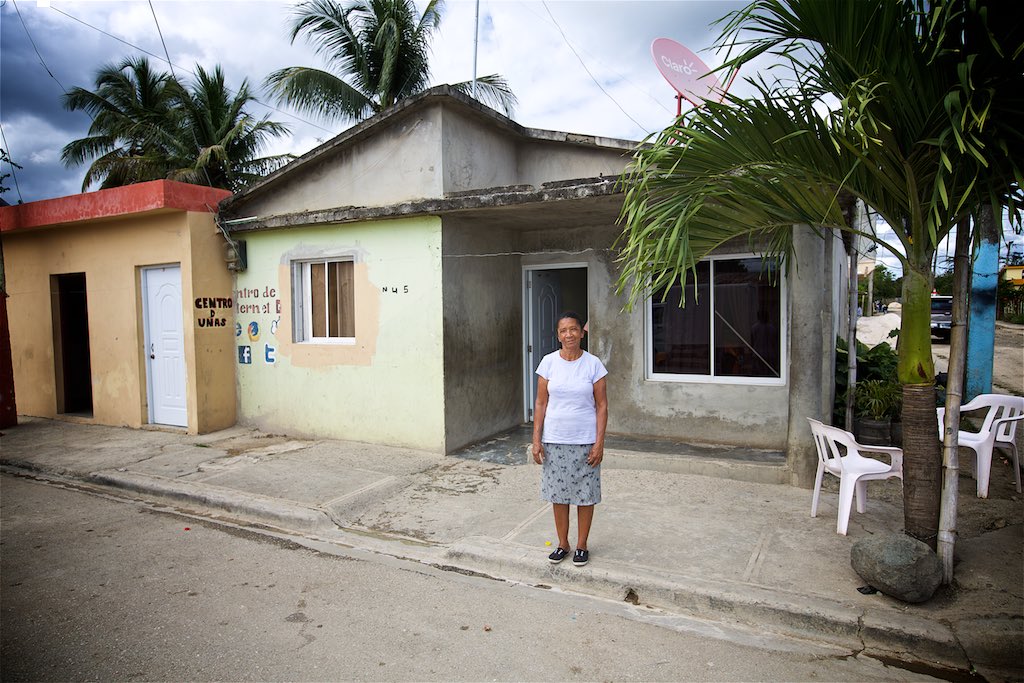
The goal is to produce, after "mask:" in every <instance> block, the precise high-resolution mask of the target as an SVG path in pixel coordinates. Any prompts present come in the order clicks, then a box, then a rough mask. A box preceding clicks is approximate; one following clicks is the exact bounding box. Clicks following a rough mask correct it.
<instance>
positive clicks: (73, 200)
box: [0, 180, 231, 232]
mask: <svg viewBox="0 0 1024 683" xmlns="http://www.w3.org/2000/svg"><path fill="white" fill-rule="evenodd" d="M230 196H231V192H230V191H228V190H219V189H217V188H213V187H204V186H201V185H189V184H187V183H179V182H177V181H174V180H153V181H151V182H148V183H137V184H135V185H125V186H124V187H115V188H111V189H109V190H100V191H98V192H87V193H84V194H76V195H70V196H67V197H58V198H56V199H43V200H41V201H38V202H29V203H28V204H17V205H14V206H4V207H0V232H13V231H15V230H18V231H20V230H31V229H33V228H45V227H53V226H56V225H62V224H66V223H78V222H80V221H89V220H96V219H99V218H113V217H116V216H127V215H131V214H137V213H146V212H149V211H158V210H161V209H163V210H168V209H169V210H177V211H204V212H207V213H216V211H217V203H218V202H219V201H221V200H222V199H224V198H225V197H230Z"/></svg>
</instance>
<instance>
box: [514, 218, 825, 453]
mask: <svg viewBox="0 0 1024 683" xmlns="http://www.w3.org/2000/svg"><path fill="white" fill-rule="evenodd" d="M618 230H619V229H618V228H616V227H615V226H589V227H588V226H581V227H578V228H572V229H557V230H552V231H546V230H545V231H535V232H530V233H527V234H525V235H524V240H523V242H521V244H520V246H521V247H522V248H523V250H524V251H527V252H533V253H532V255H531V256H529V257H524V262H528V263H531V264H542V263H557V262H559V261H563V262H568V261H576V262H587V263H588V264H589V265H588V288H589V293H590V311H589V313H590V321H589V322H590V350H591V353H594V354H595V355H596V356H598V357H599V358H601V359H602V360H603V361H604V363H605V365H606V366H607V368H608V400H609V407H610V408H609V421H608V429H609V431H610V432H614V433H619V434H630V435H638V436H654V437H662V438H671V439H679V440H683V441H687V442H693V443H700V442H705V443H712V444H724V445H735V446H745V447H752V448H764V449H776V450H784V449H786V447H787V435H788V424H787V421H788V417H789V409H788V406H789V386H788V384H782V385H779V386H752V385H743V384H724V383H697V382H665V381H655V380H648V379H646V378H645V372H644V343H645V330H644V311H643V308H642V307H640V306H638V307H637V308H636V309H635V310H634V311H632V312H624V311H623V310H622V309H623V307H624V305H625V299H624V297H620V296H617V295H615V292H614V290H615V285H616V282H617V278H618V268H617V266H616V264H615V263H614V253H613V252H612V251H611V249H610V247H611V244H612V243H613V241H614V239H615V237H616V236H617V234H618ZM738 251H744V250H742V249H739V250H738ZM559 252H561V253H559ZM819 284H820V285H822V286H819V289H818V291H819V292H821V291H822V290H823V284H824V283H819ZM805 305H806V302H803V301H801V302H797V304H794V302H793V300H792V297H790V300H789V303H788V306H789V314H788V315H789V316H790V318H791V319H792V316H794V315H798V314H799V313H798V312H797V311H796V310H795V309H797V308H799V310H800V311H806V310H807V309H806V308H804V306H805ZM811 310H818V311H820V310H821V308H820V307H818V308H817V309H811Z"/></svg>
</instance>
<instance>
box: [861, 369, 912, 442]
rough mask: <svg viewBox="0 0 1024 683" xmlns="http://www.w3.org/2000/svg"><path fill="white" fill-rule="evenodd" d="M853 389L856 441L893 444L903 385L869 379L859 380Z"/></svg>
mask: <svg viewBox="0 0 1024 683" xmlns="http://www.w3.org/2000/svg"><path fill="white" fill-rule="evenodd" d="M854 391H855V394H854V400H853V410H854V425H853V430H854V435H855V436H856V438H857V441H859V442H860V443H863V444H871V445H875V446H888V445H890V444H891V443H893V438H892V437H893V435H892V421H893V418H894V417H897V418H898V417H899V413H900V402H901V389H900V385H899V384H898V383H896V382H892V381H888V380H881V379H867V380H864V381H863V382H857V385H856V388H855V389H854ZM900 431H902V430H900Z"/></svg>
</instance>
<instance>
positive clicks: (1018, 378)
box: [932, 325, 1024, 396]
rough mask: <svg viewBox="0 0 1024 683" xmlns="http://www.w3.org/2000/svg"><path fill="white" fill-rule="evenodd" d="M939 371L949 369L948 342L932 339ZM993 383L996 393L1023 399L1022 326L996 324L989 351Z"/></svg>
mask: <svg viewBox="0 0 1024 683" xmlns="http://www.w3.org/2000/svg"><path fill="white" fill-rule="evenodd" d="M932 356H933V357H934V358H935V368H936V370H937V371H938V372H946V370H947V368H948V367H949V342H944V341H941V340H937V339H934V338H933V339H932ZM992 384H993V387H994V389H995V390H996V391H997V392H998V391H999V390H1002V391H1003V392H1006V393H1009V394H1015V395H1017V396H1024V327H1007V326H1004V325H996V330H995V344H994V346H993V349H992Z"/></svg>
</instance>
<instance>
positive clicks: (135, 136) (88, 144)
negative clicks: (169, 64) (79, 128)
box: [61, 57, 173, 192]
mask: <svg viewBox="0 0 1024 683" xmlns="http://www.w3.org/2000/svg"><path fill="white" fill-rule="evenodd" d="M170 82H171V76H170V74H168V73H166V72H157V71H155V70H154V69H153V68H152V67H151V66H150V64H149V60H148V59H146V58H145V57H138V58H133V57H128V58H125V59H124V60H122V61H121V62H120V63H118V64H108V65H106V66H103V67H101V68H100V70H99V71H98V72H97V73H96V89H95V90H86V89H85V88H79V87H75V88H72V89H71V90H69V91H68V92H67V93H66V94H65V95H64V98H63V104H64V108H65V109H68V110H70V111H84V112H86V113H87V114H89V116H90V117H92V125H91V126H89V134H88V136H87V137H84V138H80V139H78V140H74V141H72V142H70V143H68V144H67V145H66V146H65V147H64V149H63V151H62V152H61V160H62V161H63V162H64V165H65V166H78V165H81V164H84V163H86V162H87V161H88V160H90V159H92V160H93V161H92V163H91V164H90V165H89V169H88V170H87V171H86V173H85V178H84V179H83V180H82V191H83V192H85V191H86V190H88V189H89V187H90V186H91V185H93V184H95V183H99V184H100V188H101V189H105V188H109V187H117V186H120V185H128V184H130V183H138V182H143V181H146V180H156V179H159V178H164V177H166V175H167V173H168V172H169V171H170V168H169V166H168V164H167V159H166V155H164V154H163V153H162V151H161V150H162V142H161V139H162V138H163V137H164V136H165V135H166V132H167V130H166V124H167V121H168V118H169V117H170V116H171V110H172V108H173V104H172V101H171V94H170V91H169V90H168V87H167V86H168V84H169V83H170Z"/></svg>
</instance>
